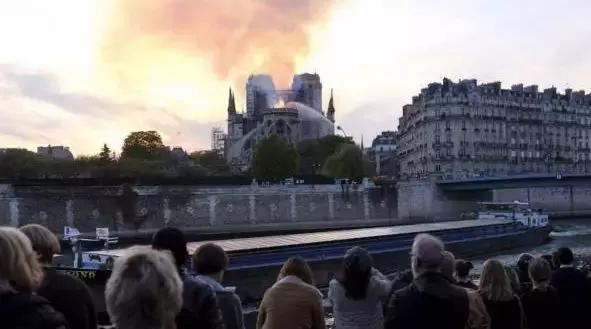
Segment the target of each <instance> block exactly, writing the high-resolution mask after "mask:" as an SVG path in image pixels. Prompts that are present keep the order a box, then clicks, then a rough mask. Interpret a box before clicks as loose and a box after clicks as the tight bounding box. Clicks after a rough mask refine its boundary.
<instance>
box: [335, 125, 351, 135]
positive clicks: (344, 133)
mask: <svg viewBox="0 0 591 329" xmlns="http://www.w3.org/2000/svg"><path fill="white" fill-rule="evenodd" d="M337 130H340V131H342V132H343V135H345V137H349V136H348V135H347V133H346V132H345V129H343V127H341V126H337Z"/></svg>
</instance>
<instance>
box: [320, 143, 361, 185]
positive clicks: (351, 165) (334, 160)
mask: <svg viewBox="0 0 591 329" xmlns="http://www.w3.org/2000/svg"><path fill="white" fill-rule="evenodd" d="M370 168H371V166H370V165H369V162H368V161H367V159H366V158H365V157H364V155H363V152H362V151H361V149H360V148H359V147H358V146H357V145H354V144H353V145H343V146H342V147H341V148H340V150H339V151H338V152H336V153H335V154H333V155H331V156H330V157H328V159H326V162H325V163H324V167H323V168H322V171H323V173H324V174H325V175H327V176H331V177H335V178H351V179H361V178H363V177H365V176H368V175H370V174H371V169H370Z"/></svg>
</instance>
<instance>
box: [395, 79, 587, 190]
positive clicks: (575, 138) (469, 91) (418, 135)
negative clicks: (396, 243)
mask: <svg viewBox="0 0 591 329" xmlns="http://www.w3.org/2000/svg"><path fill="white" fill-rule="evenodd" d="M398 133H399V148H398V156H399V161H400V171H401V176H402V178H407V179H417V178H419V179H420V178H426V177H429V176H433V175H435V176H438V177H442V178H448V179H451V178H453V179H462V178H471V177H483V176H504V175H516V174H542V173H552V174H555V173H556V174H558V173H588V172H590V171H591V163H590V162H591V150H590V148H589V136H590V135H591V94H585V92H584V91H583V90H581V91H576V92H575V91H572V90H571V89H567V90H566V91H565V93H564V94H560V93H558V92H557V91H556V88H554V87H552V88H548V89H545V90H543V91H542V92H540V91H538V86H536V85H532V86H526V87H524V86H523V85H522V84H519V85H514V86H512V87H511V88H510V89H502V88H501V83H500V82H493V83H486V84H480V85H478V84H477V81H476V80H473V79H471V80H461V81H459V82H457V83H454V82H452V81H451V80H449V79H443V83H431V84H429V85H428V86H427V88H424V89H422V90H421V93H420V94H419V95H418V96H414V97H413V99H412V104H408V105H405V106H404V107H403V115H402V117H401V118H400V119H399V126H398Z"/></svg>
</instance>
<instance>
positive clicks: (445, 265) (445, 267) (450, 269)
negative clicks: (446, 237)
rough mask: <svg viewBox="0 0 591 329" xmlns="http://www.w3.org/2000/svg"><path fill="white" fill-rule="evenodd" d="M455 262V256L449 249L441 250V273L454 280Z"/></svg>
mask: <svg viewBox="0 0 591 329" xmlns="http://www.w3.org/2000/svg"><path fill="white" fill-rule="evenodd" d="M455 263H456V257H455V256H454V254H452V253H451V252H449V251H447V250H446V251H444V252H443V260H442V261H441V274H443V275H445V276H446V277H447V278H448V279H450V280H452V281H453V280H454V265H455Z"/></svg>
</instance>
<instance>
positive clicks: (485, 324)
mask: <svg viewBox="0 0 591 329" xmlns="http://www.w3.org/2000/svg"><path fill="white" fill-rule="evenodd" d="M456 263H457V262H456V258H455V256H454V254H452V253H451V252H449V251H444V252H443V262H442V264H441V274H443V275H445V276H446V277H447V278H448V279H449V280H450V282H455V284H456V285H458V286H460V285H459V284H458V282H457V281H456V280H455V279H454V272H455V265H456ZM460 287H462V286H460ZM462 288H464V289H466V293H467V296H468V310H469V312H468V319H467V320H466V326H465V327H466V329H488V328H490V317H489V316H488V312H487V311H486V306H485V305H484V302H483V301H482V298H481V297H480V295H479V294H478V292H477V291H476V290H474V289H471V288H465V287H462Z"/></svg>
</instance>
